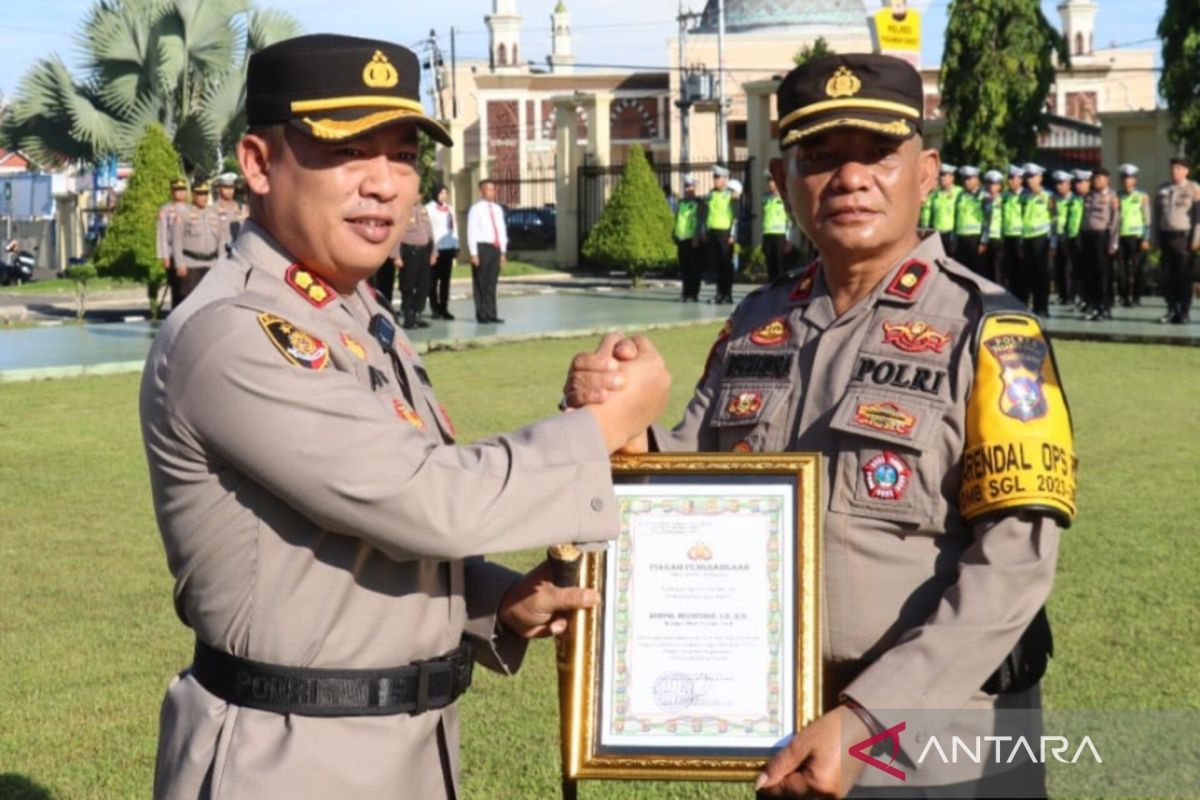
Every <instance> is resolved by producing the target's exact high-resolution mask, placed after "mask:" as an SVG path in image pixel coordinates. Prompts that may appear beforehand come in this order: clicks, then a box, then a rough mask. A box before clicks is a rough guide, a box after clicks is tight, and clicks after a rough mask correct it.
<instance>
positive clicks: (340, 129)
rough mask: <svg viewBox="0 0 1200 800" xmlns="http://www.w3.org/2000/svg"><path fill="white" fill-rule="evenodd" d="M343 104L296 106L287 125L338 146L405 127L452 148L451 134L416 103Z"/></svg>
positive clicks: (329, 102) (307, 102)
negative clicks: (397, 127) (383, 131)
mask: <svg viewBox="0 0 1200 800" xmlns="http://www.w3.org/2000/svg"><path fill="white" fill-rule="evenodd" d="M362 99H363V100H375V99H376V98H362ZM346 100H351V98H346V99H336V98H335V99H333V100H329V101H319V100H318V101H301V102H295V103H293V104H292V117H291V119H290V120H289V122H291V124H292V125H293V126H295V127H296V128H297V129H298V130H300V131H301V132H303V133H304V134H306V135H307V136H311V137H312V138H314V139H318V140H320V141H323V142H340V141H344V140H346V139H353V138H355V137H357V136H364V135H366V134H368V133H370V132H371V131H374V130H377V129H379V128H383V127H386V126H389V125H400V124H405V123H408V124H412V125H416V126H417V127H418V128H420V129H421V130H423V131H425V133H427V134H429V135H430V136H431V137H432V138H433V139H434V141H436V142H438V143H439V144H442V145H445V146H446V147H453V146H454V140H453V139H452V138H450V132H449V131H447V130H446V129H445V128H444V127H443V126H442V125H441V123H439V122H438V121H437V120H435V119H433V118H432V117H430V116H429V115H427V114H426V113H425V111H424V109H422V108H421V105H420V104H419V103H417V102H415V101H408V100H395V101H392V102H391V103H388V104H386V105H379V104H372V105H366V104H364V105H361V106H360V105H349V106H346V105H345V102H346Z"/></svg>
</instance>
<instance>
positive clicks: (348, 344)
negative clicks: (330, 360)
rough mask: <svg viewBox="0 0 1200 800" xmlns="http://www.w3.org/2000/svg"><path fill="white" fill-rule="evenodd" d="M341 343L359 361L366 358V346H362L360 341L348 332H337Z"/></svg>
mask: <svg viewBox="0 0 1200 800" xmlns="http://www.w3.org/2000/svg"><path fill="white" fill-rule="evenodd" d="M339 336H340V338H341V340H342V345H343V346H344V347H345V348H346V349H347V350H349V351H350V355H352V356H354V357H355V358H357V359H358V360H359V361H366V360H367V348H365V347H363V346H362V343H361V342H359V341H358V339H355V338H354V337H353V336H351V335H350V334H348V333H342V334H339Z"/></svg>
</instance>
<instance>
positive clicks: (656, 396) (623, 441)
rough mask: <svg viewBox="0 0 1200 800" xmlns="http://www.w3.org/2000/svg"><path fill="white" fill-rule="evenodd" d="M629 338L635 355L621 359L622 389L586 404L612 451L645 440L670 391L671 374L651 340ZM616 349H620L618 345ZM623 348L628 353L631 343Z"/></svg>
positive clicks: (619, 369)
mask: <svg viewBox="0 0 1200 800" xmlns="http://www.w3.org/2000/svg"><path fill="white" fill-rule="evenodd" d="M630 341H631V342H632V345H633V348H634V349H635V350H636V354H635V355H633V357H632V358H630V359H629V360H626V361H620V360H619V359H618V363H619V365H618V367H617V370H618V374H619V375H620V377H621V381H620V383H621V384H622V386H621V391H612V392H609V393H608V396H607V399H605V400H604V401H603V402H602V403H599V404H592V405H588V406H585V407H584V410H585V411H588V412H590V413H591V414H593V415H594V416H595V417H596V420H597V422H599V424H600V430H601V434H602V435H603V436H604V441H605V444H606V445H607V446H608V451H609V452H610V453H614V452H616V451H618V450H621V449H622V448H624V447H625V446H626V445H627V444H629V443H630V442H631V441H635V440H642V439H644V437H645V434H646V430H647V428H649V427H650V424H651V423H653V422H654V421H655V420H657V419H658V417H659V415H661V414H662V412H663V409H664V408H666V405H667V399H668V398H669V396H670V392H671V374H670V373H669V372H668V371H667V365H666V364H665V363H664V362H663V360H662V356H660V355H659V354H658V350H657V349H655V347H654V345H653V344H652V343H651V342H650V340H649V339H647V338H646V337H644V336H635V337H633V339H632V340H630ZM613 348H614V350H615V349H617V348H616V344H614V345H613ZM621 350H622V352H623V353H624V354H626V355H628V350H629V347H628V345H622V347H621Z"/></svg>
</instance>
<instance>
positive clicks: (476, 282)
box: [467, 179, 508, 323]
mask: <svg viewBox="0 0 1200 800" xmlns="http://www.w3.org/2000/svg"><path fill="white" fill-rule="evenodd" d="M479 194H480V199H479V200H477V201H476V202H475V205H473V206H471V210H470V212H468V214H467V248H468V249H469V250H470V251H471V284H472V286H473V288H474V290H475V321H476V322H493V323H500V322H504V320H502V319H500V317H498V316H497V315H496V283H497V282H498V281H499V280H500V268H501V267H502V266H504V262H505V261H507V260H508V256H507V255H506V254H507V253H508V230H507V229H506V228H505V226H504V209H503V208H501V207H500V204H499V203H497V202H496V184H495V183H493V182H492V181H490V180H486V179H485V180H483V181H480V183H479Z"/></svg>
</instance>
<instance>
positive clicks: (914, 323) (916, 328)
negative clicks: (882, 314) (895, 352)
mask: <svg viewBox="0 0 1200 800" xmlns="http://www.w3.org/2000/svg"><path fill="white" fill-rule="evenodd" d="M952 338H953V337H951V335H950V334H949V333H945V332H944V331H939V330H938V329H937V328H935V327H933V326H932V325H930V324H929V323H927V322H925V321H924V320H919V319H917V320H911V321H909V322H902V323H901V322H889V321H888V320H884V321H883V343H884V344H890V345H892V346H894V347H896V348H897V349H899V350H902V351H904V352H905V353H924V352H925V351H927V350H932V351H933V352H935V353H940V352H942V350H944V349H945V348H946V345H948V344H950V341H951V339H952Z"/></svg>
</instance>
